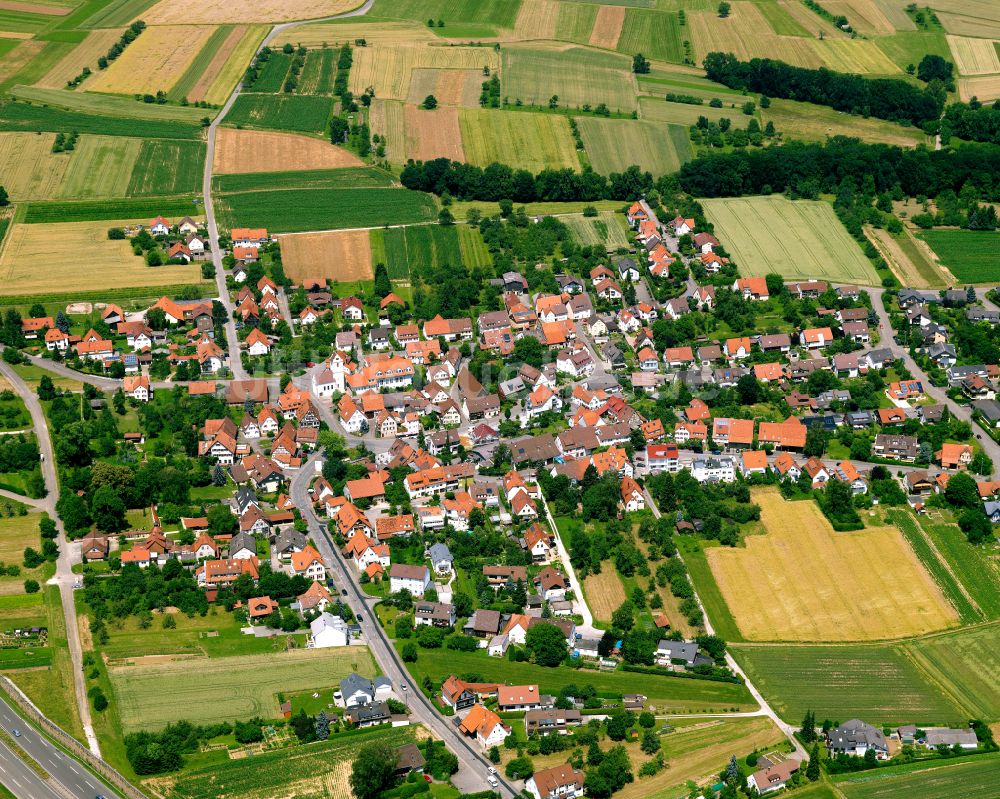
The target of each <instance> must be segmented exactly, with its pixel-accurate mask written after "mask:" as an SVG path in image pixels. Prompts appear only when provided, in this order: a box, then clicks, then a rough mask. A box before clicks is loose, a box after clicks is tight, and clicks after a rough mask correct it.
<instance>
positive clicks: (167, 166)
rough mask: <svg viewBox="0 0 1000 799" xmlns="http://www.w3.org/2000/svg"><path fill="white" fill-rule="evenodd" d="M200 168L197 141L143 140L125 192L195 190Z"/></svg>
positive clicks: (202, 151)
mask: <svg viewBox="0 0 1000 799" xmlns="http://www.w3.org/2000/svg"><path fill="white" fill-rule="evenodd" d="M204 168H205V145H204V144H203V143H202V142H200V141H199V142H193V141H168V140H164V139H159V140H157V139H152V140H146V141H144V142H143V143H142V148H141V149H140V150H139V157H138V159H137V160H136V162H135V169H134V170H133V171H132V178H131V180H130V181H129V184H128V195H129V196H130V197H135V196H140V195H155V194H182V193H184V192H197V191H199V190H200V189H201V181H202V172H203V171H204Z"/></svg>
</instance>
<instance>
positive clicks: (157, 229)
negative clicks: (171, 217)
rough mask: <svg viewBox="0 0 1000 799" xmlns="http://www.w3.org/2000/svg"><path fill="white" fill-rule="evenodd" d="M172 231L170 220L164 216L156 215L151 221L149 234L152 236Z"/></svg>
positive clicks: (164, 234)
mask: <svg viewBox="0 0 1000 799" xmlns="http://www.w3.org/2000/svg"><path fill="white" fill-rule="evenodd" d="M169 232H170V222H168V221H167V220H166V219H164V218H163V217H162V216H158V217H156V219H154V220H153V221H152V222H150V223H149V234H150V235H151V236H166V235H167V234H168V233H169Z"/></svg>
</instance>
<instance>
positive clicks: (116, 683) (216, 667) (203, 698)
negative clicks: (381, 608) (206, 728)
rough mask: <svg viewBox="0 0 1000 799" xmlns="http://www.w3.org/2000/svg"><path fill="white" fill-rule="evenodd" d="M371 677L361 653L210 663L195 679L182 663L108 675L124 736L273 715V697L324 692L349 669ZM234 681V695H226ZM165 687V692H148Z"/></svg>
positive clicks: (314, 652)
mask: <svg viewBox="0 0 1000 799" xmlns="http://www.w3.org/2000/svg"><path fill="white" fill-rule="evenodd" d="M355 663H356V664H357V665H358V669H359V671H360V673H362V674H364V675H366V676H374V674H375V666H374V662H373V661H372V658H371V655H370V654H369V652H368V650H367V648H365V647H350V648H346V647H344V648H331V649H299V650H293V651H290V652H274V653H269V654H266V655H244V656H238V657H225V658H210V659H209V660H208V661H203V662H199V664H198V668H197V672H198V679H197V680H192V679H190V676H191V664H189V663H185V662H183V661H180V662H173V663H162V664H159V665H156V666H120V667H112V668H109V669H108V674H109V676H110V677H111V684H112V686H113V687H114V689H115V696H116V699H117V702H118V711H119V713H120V714H121V720H122V727H123V728H124V731H125V732H133V731H135V730H140V729H154V730H155V729H160V728H161V727H163V726H164V725H165V724H167V723H168V722H170V721H177V720H179V719H180V718H185V719H188V720H190V721H192V722H193V723H195V724H205V723H214V722H221V721H236V720H239V719H247V718H252V717H253V716H262V717H264V718H274V717H276V716H277V715H278V701H277V693H278V692H279V691H286V692H291V691H303V690H308V689H316V688H327V687H331V686H332V685H334V684H336V682H337V681H338V680H339V679H340V678H341V675H344V674H348V673H349V672H350V671H351V670H352V669H351V666H352V664H355ZM233 680H238V681H239V685H240V690H239V691H231V690H228V687H229V686H232V685H233ZM156 685H160V686H166V685H169V686H170V690H169V691H160V690H154V686H156Z"/></svg>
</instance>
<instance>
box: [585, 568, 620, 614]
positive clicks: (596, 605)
mask: <svg viewBox="0 0 1000 799" xmlns="http://www.w3.org/2000/svg"><path fill="white" fill-rule="evenodd" d="M583 593H584V594H585V595H586V598H587V606H588V607H589V608H590V612H591V613H593V614H594V619H595V620H597V621H599V622H605V623H607V622H610V621H611V614H612V613H614V612H615V611H616V610H618V608H619V606H620V605H621V604H622V602H624V601H625V589H624V588H622V581H621V578H620V577H619V576H618V572H617V571H616V569H615V564H614V563H612V562H611V561H605V562H604V563H602V564H601V573H600V574H588V575H587V576H586V577H585V578H584V580H583Z"/></svg>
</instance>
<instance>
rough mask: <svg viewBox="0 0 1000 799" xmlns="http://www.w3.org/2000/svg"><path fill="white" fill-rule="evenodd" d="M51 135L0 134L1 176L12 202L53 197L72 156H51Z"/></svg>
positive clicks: (64, 154) (53, 139)
mask: <svg viewBox="0 0 1000 799" xmlns="http://www.w3.org/2000/svg"><path fill="white" fill-rule="evenodd" d="M55 138H56V137H55V134H54V133H43V134H40V135H39V134H37V133H0V175H3V185H4V188H5V189H7V193H8V194H9V195H10V199H12V200H14V201H15V202H18V201H21V200H44V199H47V198H49V197H54V196H55V195H56V192H57V191H58V190H59V186H60V184H61V183H62V178H63V174H64V173H65V172H66V167H67V166H69V162H70V159H71V158H72V156H71V155H70V154H69V153H53V152H52V142H53V141H55Z"/></svg>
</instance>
